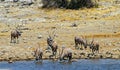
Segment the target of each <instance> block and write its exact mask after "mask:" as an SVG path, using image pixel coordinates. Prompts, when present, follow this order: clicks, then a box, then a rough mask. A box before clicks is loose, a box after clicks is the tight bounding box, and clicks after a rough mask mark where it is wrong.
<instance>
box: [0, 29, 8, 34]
mask: <svg viewBox="0 0 120 70" xmlns="http://www.w3.org/2000/svg"><path fill="white" fill-rule="evenodd" d="M8 31H9V30H7V29H4V30H2V31H1V33H6V32H8Z"/></svg>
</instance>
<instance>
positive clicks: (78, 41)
mask: <svg viewBox="0 0 120 70" xmlns="http://www.w3.org/2000/svg"><path fill="white" fill-rule="evenodd" d="M74 41H75V48H77V47H78V45H81V49H83V48H82V46H84V48H85V49H86V48H87V40H86V39H85V38H83V37H78V36H75V38H74ZM78 48H79V47H78Z"/></svg>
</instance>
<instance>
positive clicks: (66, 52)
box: [60, 48, 72, 61]
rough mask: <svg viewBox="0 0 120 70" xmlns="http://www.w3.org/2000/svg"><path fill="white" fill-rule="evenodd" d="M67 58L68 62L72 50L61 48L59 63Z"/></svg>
mask: <svg viewBox="0 0 120 70" xmlns="http://www.w3.org/2000/svg"><path fill="white" fill-rule="evenodd" d="M65 57H66V58H67V59H68V60H69V61H70V60H71V59H72V49H71V48H62V52H61V54H60V61H61V60H64V58H65Z"/></svg>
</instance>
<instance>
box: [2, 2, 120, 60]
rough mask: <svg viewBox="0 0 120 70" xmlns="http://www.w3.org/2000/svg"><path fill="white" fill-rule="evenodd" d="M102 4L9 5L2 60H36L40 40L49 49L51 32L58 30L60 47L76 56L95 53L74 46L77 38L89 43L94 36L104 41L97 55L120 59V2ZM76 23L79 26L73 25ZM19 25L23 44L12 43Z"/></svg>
mask: <svg viewBox="0 0 120 70" xmlns="http://www.w3.org/2000/svg"><path fill="white" fill-rule="evenodd" d="M99 3H100V6H99V8H91V9H86V8H83V9H79V10H69V9H68V10H65V9H40V8H38V7H34V6H30V7H24V8H19V7H9V8H7V9H8V11H9V13H5V12H4V13H1V14H2V16H4V18H6V19H7V20H6V22H5V21H4V22H3V21H2V20H1V21H0V31H1V32H0V60H8V59H9V58H13V59H16V60H17V59H18V60H19V59H20V60H22V59H32V58H33V56H32V53H33V51H34V49H35V48H36V47H38V43H39V44H40V47H42V49H43V50H45V49H46V48H47V43H46V39H47V37H48V31H49V32H51V34H52V32H53V31H55V34H56V36H57V37H55V41H56V42H57V44H58V45H59V49H60V48H61V47H62V46H63V45H65V46H66V47H69V48H72V49H73V50H74V51H73V52H74V53H73V57H74V58H87V55H84V56H83V55H81V53H85V54H89V53H91V51H90V49H89V48H87V50H76V49H75V48H74V37H75V36H81V35H82V36H85V37H86V39H87V41H88V42H89V43H90V42H91V40H92V38H94V40H95V41H97V42H98V43H99V44H100V53H99V54H97V55H99V57H100V56H101V55H102V56H103V57H104V58H116V59H119V58H120V39H119V38H120V20H119V19H120V5H119V4H114V3H113V1H109V0H101V1H100V2H99ZM104 3H105V5H104ZM107 3H109V4H107ZM1 9H2V10H5V8H1ZM5 16H6V17H5ZM12 19H14V20H13V21H12ZM10 20H11V21H10ZM17 20H24V21H23V22H17ZM14 21H16V22H14ZM74 23H75V24H77V25H78V26H77V27H71V25H72V24H74ZM18 25H19V26H20V25H21V26H20V29H21V31H22V32H23V33H22V36H21V37H20V38H19V39H20V40H19V44H13V43H10V32H11V30H13V29H15V27H16V26H18ZM52 35H53V34H52ZM38 37H42V38H40V39H39V38H38ZM49 55H51V53H45V51H44V55H43V58H48V56H49ZM57 55H59V51H58V54H57ZM99 57H98V58H99ZM96 58H97V57H96Z"/></svg>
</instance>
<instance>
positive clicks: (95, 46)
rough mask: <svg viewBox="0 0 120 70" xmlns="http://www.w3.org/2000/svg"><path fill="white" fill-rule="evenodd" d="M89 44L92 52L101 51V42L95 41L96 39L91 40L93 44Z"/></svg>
mask: <svg viewBox="0 0 120 70" xmlns="http://www.w3.org/2000/svg"><path fill="white" fill-rule="evenodd" d="M89 46H90V49H91V50H92V53H95V52H98V53H99V43H98V42H95V41H94V39H93V40H92V41H91V44H90V45H89Z"/></svg>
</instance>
